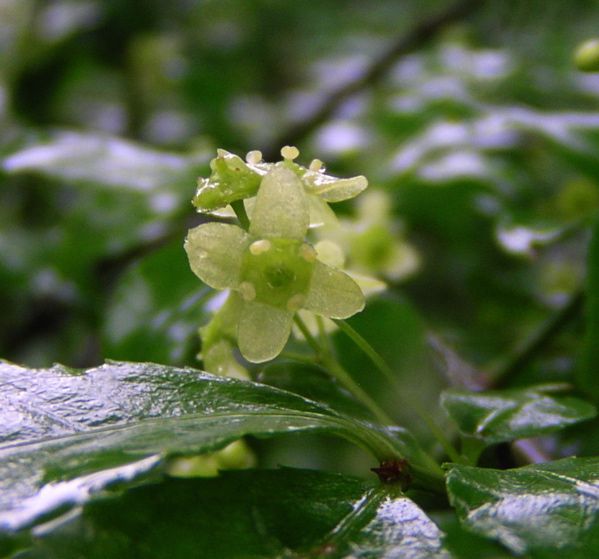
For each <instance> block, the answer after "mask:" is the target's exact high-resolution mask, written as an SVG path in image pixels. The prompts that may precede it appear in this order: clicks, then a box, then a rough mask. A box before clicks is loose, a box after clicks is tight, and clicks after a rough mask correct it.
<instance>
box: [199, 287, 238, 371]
mask: <svg viewBox="0 0 599 559" xmlns="http://www.w3.org/2000/svg"><path fill="white" fill-rule="evenodd" d="M240 308H241V300H240V297H239V294H238V293H236V292H235V291H232V292H231V293H230V294H229V296H228V297H227V300H226V301H225V303H224V304H223V305H222V306H221V307H220V308H219V309H218V310H217V311H216V312H215V314H214V316H213V317H212V319H211V320H210V322H208V324H206V325H205V326H203V327H202V328H200V337H201V339H202V353H201V355H200V356H199V357H200V358H201V359H202V361H203V368H204V370H205V371H208V372H209V373H213V374H215V375H220V376H224V377H234V378H239V379H246V380H247V379H249V378H250V375H249V373H248V371H247V370H246V368H245V367H243V366H242V365H241V364H240V363H239V362H238V361H237V359H235V354H234V350H235V347H236V345H237V321H238V319H239V311H240Z"/></svg>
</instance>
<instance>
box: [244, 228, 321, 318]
mask: <svg viewBox="0 0 599 559" xmlns="http://www.w3.org/2000/svg"><path fill="white" fill-rule="evenodd" d="M306 254H307V252H306V245H305V243H303V242H302V241H296V240H293V239H268V240H266V239H263V240H259V241H255V242H254V243H252V245H250V247H249V249H248V250H247V251H246V253H245V254H244V257H243V264H242V271H241V280H242V286H245V292H246V293H249V294H250V295H251V296H250V297H247V298H246V299H249V300H256V301H257V302H260V303H265V304H267V305H272V306H274V307H279V308H285V309H288V310H295V309H292V307H295V306H296V305H297V302H298V301H299V300H300V299H303V297H304V296H305V295H306V294H307V293H308V290H309V288H310V281H311V279H312V272H313V269H314V262H313V260H312V259H310V258H307V257H306ZM250 285H251V287H250ZM252 288H253V289H252ZM254 293H255V297H254V296H253V295H254ZM242 295H243V292H242ZM298 296H299V297H298ZM290 301H291V303H290Z"/></svg>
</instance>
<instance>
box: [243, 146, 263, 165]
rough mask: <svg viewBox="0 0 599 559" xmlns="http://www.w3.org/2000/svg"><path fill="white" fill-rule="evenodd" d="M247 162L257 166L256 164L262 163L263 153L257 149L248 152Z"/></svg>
mask: <svg viewBox="0 0 599 559" xmlns="http://www.w3.org/2000/svg"><path fill="white" fill-rule="evenodd" d="M245 160H246V161H247V162H248V163H250V164H251V165H255V164H256V163H260V161H262V152H261V151H258V150H257V149H255V150H253V151H248V152H247V155H246V156H245Z"/></svg>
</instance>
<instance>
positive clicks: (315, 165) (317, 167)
mask: <svg viewBox="0 0 599 559" xmlns="http://www.w3.org/2000/svg"><path fill="white" fill-rule="evenodd" d="M308 168H309V169H310V171H315V172H318V171H322V170H324V163H323V162H322V161H321V160H320V159H313V160H312V163H310V167H308Z"/></svg>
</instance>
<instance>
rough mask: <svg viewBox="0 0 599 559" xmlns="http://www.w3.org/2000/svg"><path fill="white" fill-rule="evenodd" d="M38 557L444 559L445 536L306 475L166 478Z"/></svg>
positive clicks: (110, 506) (88, 517)
mask: <svg viewBox="0 0 599 559" xmlns="http://www.w3.org/2000/svg"><path fill="white" fill-rule="evenodd" d="M36 536H37V537H35V539H34V540H33V542H30V543H29V545H31V546H32V547H31V548H30V551H29V553H28V554H27V555H26V556H27V557H31V558H42V557H52V556H56V555H60V557H61V558H62V559H69V558H75V557H80V556H81V555H85V557H87V558H89V559H95V558H97V559H100V558H102V559H103V558H105V557H111V558H123V559H125V558H129V557H136V556H139V554H142V555H143V557H148V558H169V559H170V558H173V559H178V558H188V557H206V558H208V557H210V559H221V558H222V559H236V558H239V559H242V558H243V559H246V558H248V557H252V558H264V559H267V558H272V559H274V558H279V557H289V558H294V557H296V558H298V559H299V558H300V557H302V558H304V559H309V558H314V559H316V558H318V557H329V558H342V557H360V558H367V557H369V558H375V557H376V558H381V559H382V558H389V559H391V558H394V557H402V558H407V559H425V558H426V559H429V558H430V559H442V558H448V557H449V555H448V554H447V553H446V552H445V551H444V549H443V546H442V543H441V537H442V532H441V531H440V530H439V529H438V528H437V526H436V525H435V524H434V523H433V522H432V521H431V520H430V519H429V518H428V517H427V516H426V515H425V514H424V513H423V512H422V510H421V509H420V508H419V507H418V506H417V505H416V504H414V503H413V502H412V501H411V500H410V499H408V498H407V497H402V496H394V495H393V493H389V494H387V493H386V491H385V490H384V489H381V488H379V489H376V488H374V487H373V486H372V485H370V484H368V483H365V482H364V481H362V480H358V479H355V478H351V477H346V476H341V475H336V474H330V473H324V472H316V471H309V470H295V469H289V468H285V469H281V470H274V471H273V470H263V471H245V472H225V473H223V474H222V475H221V476H220V477H219V478H212V479H189V480H181V479H166V480H164V481H163V482H162V483H159V484H154V485H148V486H144V487H138V488H134V489H131V490H129V491H127V492H126V493H125V494H124V495H122V496H119V497H116V498H107V499H104V500H99V501H96V502H93V503H90V504H89V505H87V506H86V507H85V508H84V509H83V511H82V513H80V514H78V515H77V516H76V517H75V518H71V519H66V520H65V521H64V522H62V523H60V524H58V525H54V526H50V527H49V528H46V529H44V528H42V529H41V530H39V531H38V533H37V534H36Z"/></svg>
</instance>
